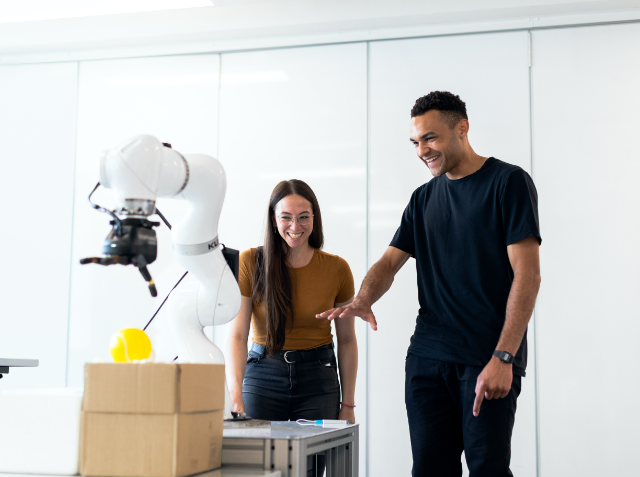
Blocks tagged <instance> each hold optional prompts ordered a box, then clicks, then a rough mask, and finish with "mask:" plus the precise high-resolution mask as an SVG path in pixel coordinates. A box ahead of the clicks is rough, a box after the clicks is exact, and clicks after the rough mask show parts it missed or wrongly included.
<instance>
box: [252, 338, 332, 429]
mask: <svg viewBox="0 0 640 477" xmlns="http://www.w3.org/2000/svg"><path fill="white" fill-rule="evenodd" d="M264 356H265V348H264V346H260V345H259V344H256V343H253V345H252V346H251V351H249V356H248V358H247V370H246V372H245V375H244V383H243V385H242V399H243V401H244V410H245V412H246V413H247V415H249V416H251V417H253V418H254V419H264V420H267V421H289V420H291V421H296V420H298V419H309V420H317V419H338V413H339V411H340V383H339V382H338V368H337V363H336V355H335V353H334V351H333V343H331V344H328V345H325V346H320V347H319V348H315V349H313V350H308V351H304V352H302V353H301V352H289V353H288V354H287V360H285V352H284V351H281V352H280V353H277V354H276V355H274V356H272V357H270V358H265V357H264ZM308 358H312V359H308ZM296 360H298V361H296ZM287 361H294V362H289V363H288V362H287Z"/></svg>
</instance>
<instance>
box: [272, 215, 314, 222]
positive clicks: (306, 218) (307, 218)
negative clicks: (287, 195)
mask: <svg viewBox="0 0 640 477" xmlns="http://www.w3.org/2000/svg"><path fill="white" fill-rule="evenodd" d="M312 217H313V214H302V215H299V216H297V217H291V216H290V215H278V220H279V221H280V223H281V224H282V225H291V223H292V222H293V221H294V220H297V221H298V223H299V224H300V225H309V224H310V223H311V219H312Z"/></svg>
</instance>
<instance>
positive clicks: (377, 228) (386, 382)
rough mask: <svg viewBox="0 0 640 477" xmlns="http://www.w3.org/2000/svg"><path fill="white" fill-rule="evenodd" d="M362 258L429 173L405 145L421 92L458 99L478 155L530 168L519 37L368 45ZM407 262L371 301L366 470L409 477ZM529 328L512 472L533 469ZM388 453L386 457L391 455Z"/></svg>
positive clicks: (412, 279)
mask: <svg viewBox="0 0 640 477" xmlns="http://www.w3.org/2000/svg"><path fill="white" fill-rule="evenodd" d="M369 57H370V73H369V74H370V85H371V86H370V88H371V89H370V97H371V99H370V121H371V132H370V195H369V201H370V202H369V205H370V242H369V244H370V263H371V264H373V263H374V262H375V261H376V260H378V259H379V258H380V256H381V255H382V253H383V252H384V250H385V249H386V248H387V246H388V244H389V242H390V241H391V239H392V237H393V234H394V232H395V230H396V229H397V227H398V225H399V223H400V218H401V215H402V212H403V210H404V207H405V206H406V204H407V203H408V201H409V198H410V197H411V193H412V192H413V191H414V190H415V189H416V188H417V187H418V186H420V185H422V184H423V183H424V182H426V181H428V180H429V179H431V174H430V172H429V171H428V170H427V169H426V168H425V166H424V165H423V164H422V163H421V161H419V159H418V158H417V157H416V155H415V152H414V149H413V146H412V145H411V144H410V142H409V120H410V111H411V108H412V107H413V104H414V102H415V100H416V99H417V98H419V97H421V96H423V95H425V94H428V93H429V92H430V91H435V90H445V91H451V92H453V93H455V94H458V95H460V97H461V98H462V100H463V101H465V102H466V104H467V112H468V115H469V121H470V124H471V129H470V133H469V140H470V142H471V145H472V146H473V147H474V149H475V151H476V152H477V153H478V154H481V155H485V156H494V157H497V158H498V159H501V160H503V161H506V162H510V163H512V164H517V165H519V166H521V167H522V168H524V169H525V170H527V171H530V164H531V158H530V137H529V76H528V75H529V70H528V59H529V49H528V34H527V33H525V32H518V33H502V34H487V35H468V36H466V35H465V36H459V37H443V38H429V39H419V40H403V41H390V42H379V43H371V45H370V55H369ZM418 308H419V306H418V296H417V288H416V271H415V261H414V260H410V261H409V262H408V263H407V264H406V265H405V266H404V268H403V269H402V270H401V271H400V272H399V274H398V275H397V277H396V281H395V283H394V285H393V287H392V288H391V290H390V291H389V293H387V294H386V295H385V296H384V297H383V298H382V299H381V300H380V302H379V303H377V304H376V305H375V307H374V312H375V313H376V316H377V320H378V326H379V328H378V331H377V332H369V334H370V338H369V339H370V363H369V366H370V371H369V374H370V396H369V400H370V415H371V421H370V436H371V437H370V438H371V442H370V459H371V460H370V469H371V472H370V475H371V476H372V477H377V476H383V475H409V474H410V472H411V462H412V459H411V446H410V442H409V429H408V424H407V417H406V411H405V407H404V359H405V356H406V351H407V348H408V346H409V338H410V337H411V335H412V334H413V329H414V327H415V320H416V316H417V314H418ZM532 329H533V326H530V333H529V350H530V351H529V365H528V368H527V375H528V377H527V378H525V379H524V380H523V384H522V393H521V395H520V399H519V400H518V412H517V416H516V426H515V429H514V436H513V455H512V460H511V468H512V470H513V472H514V474H516V475H519V476H526V477H533V476H535V475H536V443H535V382H534V372H535V371H534V368H535V352H534V343H533V333H532ZM391 456H393V458H391Z"/></svg>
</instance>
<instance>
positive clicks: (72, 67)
mask: <svg viewBox="0 0 640 477" xmlns="http://www.w3.org/2000/svg"><path fill="white" fill-rule="evenodd" d="M77 77H78V66H77V63H54V64H47V65H23V66H3V67H0V139H1V147H2V164H3V172H2V174H0V204H2V234H0V250H2V253H3V259H2V273H1V274H0V303H2V314H1V315H0V323H1V326H0V357H3V358H32V359H39V360H40V366H39V367H37V368H24V369H22V368H11V370H10V373H9V374H8V375H7V376H5V377H4V379H2V381H0V390H1V389H7V388H15V387H46V386H64V384H65V368H66V367H65V362H66V354H67V318H68V299H69V256H70V253H71V222H72V200H73V162H74V155H75V130H76V87H77Z"/></svg>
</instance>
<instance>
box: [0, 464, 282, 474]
mask: <svg viewBox="0 0 640 477" xmlns="http://www.w3.org/2000/svg"><path fill="white" fill-rule="evenodd" d="M0 476H1V477H51V476H50V475H41V474H3V473H0ZM281 476H282V473H281V472H280V471H279V470H262V469H252V468H246V467H244V468H243V467H234V466H226V465H223V466H222V467H220V468H219V469H216V470H210V471H208V472H204V473H202V474H197V475H195V476H192V477H281ZM63 477H64V476H63ZM67 477H79V476H78V475H77V474H76V476H67Z"/></svg>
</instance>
